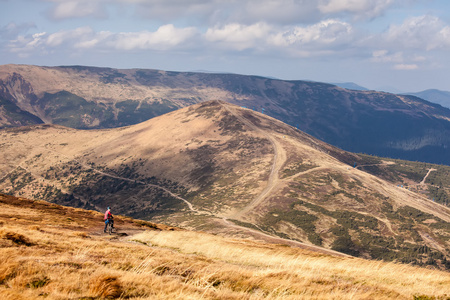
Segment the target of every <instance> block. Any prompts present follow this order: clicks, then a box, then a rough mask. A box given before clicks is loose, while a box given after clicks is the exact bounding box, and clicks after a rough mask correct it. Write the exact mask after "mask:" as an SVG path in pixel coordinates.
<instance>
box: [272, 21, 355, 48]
mask: <svg viewBox="0 0 450 300" xmlns="http://www.w3.org/2000/svg"><path fill="white" fill-rule="evenodd" d="M352 38H353V30H352V27H351V25H350V24H348V23H345V22H341V21H338V20H324V21H321V22H319V23H317V24H314V25H311V26H307V27H298V26H296V27H294V28H292V29H290V30H288V31H285V32H282V33H279V34H277V35H276V36H275V37H274V39H273V43H274V44H276V45H279V46H288V45H294V44H299V45H307V44H315V45H319V44H320V45H324V46H326V45H331V44H336V43H339V44H341V43H346V42H349V41H350V40H351V39H352Z"/></svg>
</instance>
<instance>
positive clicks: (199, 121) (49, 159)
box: [0, 101, 450, 268]
mask: <svg viewBox="0 0 450 300" xmlns="http://www.w3.org/2000/svg"><path fill="white" fill-rule="evenodd" d="M0 143H1V147H2V152H1V153H0V164H1V168H0V170H1V171H0V172H1V173H0V189H1V191H3V192H7V193H10V194H14V195H20V196H24V197H28V198H32V199H43V200H48V201H53V202H56V203H63V204H67V205H71V206H77V207H87V208H95V209H98V210H103V209H104V208H105V207H106V206H108V205H110V206H112V207H113V210H114V211H117V212H119V213H121V214H124V215H129V216H134V217H139V218H144V219H147V220H153V221H155V222H159V223H166V224H170V225H176V226H181V227H186V228H191V229H197V230H205V231H209V232H214V233H221V234H223V235H229V236H245V237H249V236H252V237H254V238H257V239H278V241H280V240H279V239H280V238H281V239H285V240H289V242H290V243H298V244H299V243H302V245H309V247H315V248H316V249H330V250H335V251H339V252H343V253H346V254H350V255H354V256H362V257H366V258H377V259H385V260H399V261H402V262H408V263H409V262H412V263H415V264H419V265H422V264H425V265H432V266H435V267H439V268H448V267H449V262H448V261H449V260H450V259H449V256H448V255H449V250H450V230H449V229H450V209H449V208H448V207H445V206H442V205H439V204H437V203H434V202H433V201H430V200H429V199H426V198H425V197H424V196H422V195H420V194H417V193H414V192H412V191H409V190H407V189H403V188H399V187H398V186H396V185H394V184H392V183H389V182H387V181H385V180H383V179H381V178H379V177H375V176H373V175H370V174H368V173H366V172H363V171H361V170H359V169H357V168H352V167H350V166H349V165H348V164H346V163H344V162H353V161H355V160H358V159H361V158H360V157H359V156H357V155H355V154H351V153H348V152H345V151H342V150H340V149H337V148H334V147H332V146H329V145H327V144H325V143H323V142H320V141H318V140H316V139H314V138H312V137H311V136H309V135H307V134H305V133H302V132H300V131H298V130H296V129H295V128H293V127H290V126H288V125H286V124H284V123H281V122H279V121H277V120H275V119H273V118H270V117H268V116H265V115H263V114H260V113H256V112H254V111H252V110H249V109H244V108H241V107H237V106H234V105H230V104H228V103H226V102H219V101H211V102H205V103H202V104H198V105H194V106H191V107H188V108H185V109H181V110H177V111H174V112H171V113H169V114H166V115H163V116H161V117H157V118H154V119H151V120H149V121H146V122H143V123H140V124H137V125H134V126H129V127H124V128H118V129H107V130H89V131H85V130H75V129H70V128H65V127H60V126H54V125H38V126H34V127H22V128H16V129H5V130H2V131H0ZM299 245H300V244H299Z"/></svg>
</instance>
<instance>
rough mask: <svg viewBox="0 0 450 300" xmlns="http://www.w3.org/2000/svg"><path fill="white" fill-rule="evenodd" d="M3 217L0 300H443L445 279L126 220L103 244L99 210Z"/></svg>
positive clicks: (37, 208) (33, 210) (9, 203)
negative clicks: (121, 299)
mask: <svg viewBox="0 0 450 300" xmlns="http://www.w3.org/2000/svg"><path fill="white" fill-rule="evenodd" d="M0 211H1V213H0V237H1V238H0V254H1V255H0V296H1V298H2V299H30V298H31V299H35V298H39V297H45V298H46V299H69V298H71V299H77V298H78V299H81V298H83V299H99V298H103V297H111V298H115V297H121V298H128V299H218V298H219V299H261V298H265V299H299V298H301V299H331V298H332V299H350V298H352V299H375V298H376V299H394V298H395V299H412V298H413V297H417V299H448V289H447V287H448V286H449V284H450V274H449V273H448V272H441V271H436V270H428V269H424V268H417V267H412V266H408V265H402V264H395V263H383V262H379V261H377V262H375V261H365V260H362V259H357V258H342V257H339V258H338V257H333V256H328V255H323V254H317V253H313V252H309V251H306V250H300V249H296V248H290V247H286V246H281V245H273V244H263V243H257V242H251V241H245V240H237V239H224V238H220V237H218V236H214V235H209V234H205V233H195V232H189V231H183V230H176V229H175V228H169V227H166V226H162V225H156V224H151V223H148V222H142V221H138V220H132V219H130V218H124V217H116V227H118V230H119V231H118V234H115V235H113V236H109V235H104V234H103V233H102V227H103V225H102V221H101V220H102V215H101V214H100V213H98V212H93V211H85V210H81V209H74V208H68V207H62V206H58V205H55V204H50V203H46V202H43V201H30V200H26V199H17V198H14V197H11V196H6V195H0ZM146 225H147V226H146ZM126 234H128V235H126ZM446 294H447V295H446ZM418 297H421V298H418ZM434 297H435V298H434Z"/></svg>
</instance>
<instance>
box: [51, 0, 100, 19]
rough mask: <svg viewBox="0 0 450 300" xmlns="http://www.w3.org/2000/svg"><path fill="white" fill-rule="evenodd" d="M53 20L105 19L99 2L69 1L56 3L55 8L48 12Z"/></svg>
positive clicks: (86, 0)
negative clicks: (91, 17)
mask: <svg viewBox="0 0 450 300" xmlns="http://www.w3.org/2000/svg"><path fill="white" fill-rule="evenodd" d="M49 14H50V17H51V18H53V19H57V20H60V19H68V18H83V17H89V16H93V17H97V18H105V17H106V15H107V14H106V8H105V6H103V5H102V1H101V0H96V1H92V0H71V1H57V3H56V4H55V7H53V9H52V10H51V11H50V12H49Z"/></svg>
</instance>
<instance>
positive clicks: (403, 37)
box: [382, 15, 450, 50]
mask: <svg viewBox="0 0 450 300" xmlns="http://www.w3.org/2000/svg"><path fill="white" fill-rule="evenodd" d="M382 38H383V39H384V41H385V42H387V43H389V44H391V45H392V47H403V48H407V49H420V50H434V49H442V48H444V49H450V27H449V26H448V25H446V24H445V23H444V22H443V21H442V20H441V19H439V18H438V17H435V16H430V15H425V16H419V17H412V18H408V19H406V20H405V21H404V22H403V23H402V24H401V25H392V26H390V27H389V30H388V31H387V32H386V33H385V34H384V35H383V36H382Z"/></svg>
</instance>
